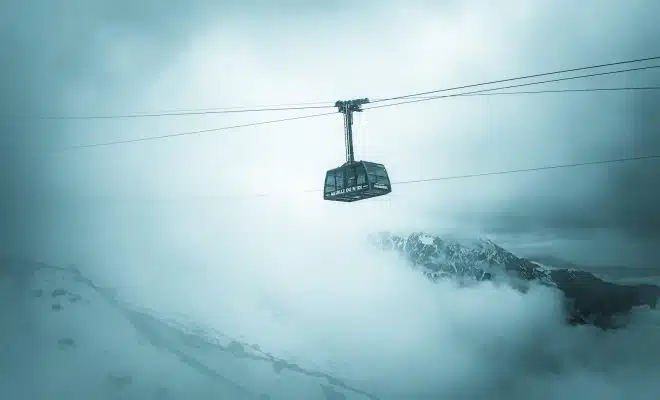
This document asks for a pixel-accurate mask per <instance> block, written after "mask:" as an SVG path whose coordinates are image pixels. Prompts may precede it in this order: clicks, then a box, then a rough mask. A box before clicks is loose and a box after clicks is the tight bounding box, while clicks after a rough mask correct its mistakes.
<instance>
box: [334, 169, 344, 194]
mask: <svg viewBox="0 0 660 400" xmlns="http://www.w3.org/2000/svg"><path fill="white" fill-rule="evenodd" d="M335 188H336V189H337V190H339V189H343V188H344V171H343V170H341V169H338V170H336V171H335Z"/></svg>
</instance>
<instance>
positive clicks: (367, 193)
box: [323, 99, 392, 202]
mask: <svg viewBox="0 0 660 400" xmlns="http://www.w3.org/2000/svg"><path fill="white" fill-rule="evenodd" d="M366 103H369V99H356V100H348V101H337V102H336V103H335V107H337V108H338V109H339V112H340V113H343V114H344V136H345V138H344V139H345V143H346V162H345V163H344V164H342V165H341V166H339V167H337V168H334V169H331V170H329V171H327V172H326V174H325V186H324V187H323V199H324V200H330V201H343V202H353V201H358V200H365V199H368V198H372V197H377V196H383V195H386V194H388V193H390V192H391V191H392V185H391V183H390V178H389V176H388V174H387V169H386V168H385V166H384V165H383V164H379V163H375V162H370V161H355V157H354V154H353V112H361V111H362V108H361V106H362V104H366Z"/></svg>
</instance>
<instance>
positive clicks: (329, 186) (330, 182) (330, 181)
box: [325, 172, 335, 192]
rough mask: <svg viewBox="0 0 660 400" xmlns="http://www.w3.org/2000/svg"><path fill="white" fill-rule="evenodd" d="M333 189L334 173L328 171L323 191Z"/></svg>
mask: <svg viewBox="0 0 660 400" xmlns="http://www.w3.org/2000/svg"><path fill="white" fill-rule="evenodd" d="M334 190H335V175H334V174H333V173H332V172H328V174H327V175H326V176H325V191H326V192H332V191H334Z"/></svg>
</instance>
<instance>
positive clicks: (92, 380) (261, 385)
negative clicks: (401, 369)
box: [0, 258, 376, 400]
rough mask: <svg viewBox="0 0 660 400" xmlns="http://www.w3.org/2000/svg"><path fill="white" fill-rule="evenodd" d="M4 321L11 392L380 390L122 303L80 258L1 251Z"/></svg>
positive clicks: (353, 395) (126, 395)
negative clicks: (67, 260) (58, 259)
mask: <svg viewBox="0 0 660 400" xmlns="http://www.w3.org/2000/svg"><path fill="white" fill-rule="evenodd" d="M0 321H1V322H0V323H2V329H0V395H1V396H0V397H2V398H6V399H12V400H32V399H55V398H57V399H97V400H104V399H117V398H122V399H145V400H148V399H154V400H165V399H232V400H240V399H253V400H276V399H291V398H299V397H300V396H302V397H300V398H305V399H310V400H316V399H318V400H347V399H348V400H370V399H376V397H375V396H373V395H371V394H369V393H366V392H363V391H361V390H360V389H359V388H357V387H353V386H352V385H351V384H349V383H347V382H344V381H342V380H341V379H338V378H336V377H333V376H332V375H330V374H329V373H326V372H324V371H319V370H315V369H312V368H311V367H306V366H303V365H301V363H300V361H298V362H291V361H288V360H285V359H283V358H279V357H276V356H275V355H273V354H270V353H268V352H266V351H265V350H263V349H261V348H260V347H259V346H258V345H255V344H250V343H246V342H244V341H241V340H238V339H236V338H231V337H229V336H227V335H224V334H223V333H221V332H217V331H215V330H211V329H207V328H204V327H200V326H198V325H196V324H193V323H191V322H182V319H181V318H180V317H177V318H176V319H172V318H165V317H164V316H159V315H157V313H155V312H154V311H151V310H145V309H141V308H139V307H137V306H135V305H131V304H128V303H125V302H123V301H121V300H120V299H118V298H117V297H116V295H115V294H114V293H113V291H112V290H109V289H105V288H102V287H100V286H98V285H97V284H95V283H94V282H93V281H92V280H90V279H89V278H87V277H85V276H84V275H83V274H81V273H80V272H79V271H78V270H76V269H75V268H65V267H58V266H52V265H47V264H44V263H39V262H33V261H25V260H15V259H12V260H9V259H2V258H0ZM29 382H33V383H32V384H30V383H29ZM292 391H293V392H292Z"/></svg>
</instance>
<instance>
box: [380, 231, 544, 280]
mask: <svg viewBox="0 0 660 400" xmlns="http://www.w3.org/2000/svg"><path fill="white" fill-rule="evenodd" d="M369 240H370V242H371V243H372V245H375V246H376V247H378V248H380V249H382V250H385V251H396V252H398V253H400V254H402V255H403V256H404V257H405V258H406V259H407V260H408V261H410V262H411V263H412V264H413V266H414V267H417V268H421V269H422V271H423V272H424V273H425V274H426V275H427V276H429V277H430V278H432V279H438V278H444V277H452V278H473V279H477V280H484V279H492V278H493V277H495V276H500V275H504V274H509V275H510V274H513V275H515V276H516V277H519V278H523V279H525V280H534V279H539V280H541V281H542V282H544V283H551V282H550V280H549V271H548V270H547V269H545V268H543V267H541V266H540V265H537V264H534V263H531V262H529V261H527V260H525V259H522V258H519V257H517V256H516V255H514V254H513V253H511V252H509V251H507V250H506V249H504V248H502V247H500V246H498V245H497V244H495V243H494V242H493V241H491V240H488V239H482V238H476V239H462V238H461V239H458V238H440V237H438V236H434V235H430V234H427V233H423V232H415V233H412V234H410V235H407V236H400V235H393V234H390V233H387V232H380V233H377V234H374V235H371V236H370V237H369Z"/></svg>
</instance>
